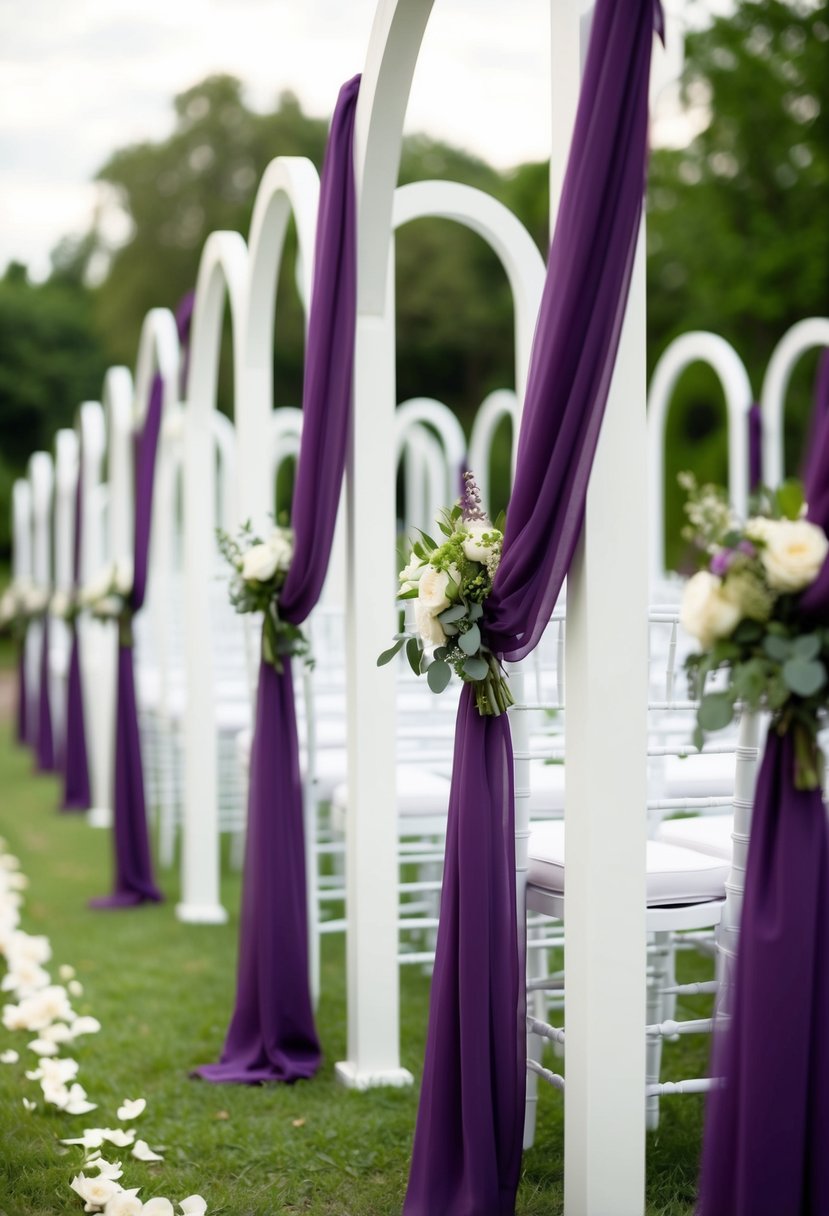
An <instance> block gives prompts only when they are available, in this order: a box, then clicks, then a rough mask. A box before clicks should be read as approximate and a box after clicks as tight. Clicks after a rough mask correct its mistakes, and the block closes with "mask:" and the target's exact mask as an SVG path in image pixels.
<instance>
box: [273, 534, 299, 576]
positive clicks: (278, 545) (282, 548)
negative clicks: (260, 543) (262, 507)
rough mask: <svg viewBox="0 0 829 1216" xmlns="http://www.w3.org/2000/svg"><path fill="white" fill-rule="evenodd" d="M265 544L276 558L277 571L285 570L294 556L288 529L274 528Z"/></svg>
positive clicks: (292, 539) (291, 535)
mask: <svg viewBox="0 0 829 1216" xmlns="http://www.w3.org/2000/svg"><path fill="white" fill-rule="evenodd" d="M266 544H267V545H268V547H269V548H270V550H271V552H272V553H273V554H274V556H275V557H276V568H277V570H287V569H288V567H289V566H290V564H291V558H292V557H293V555H294V537H293V533H292V532H291V531H290V530H289V529H288V528H274V530H273V531H272V532H271V534H270V536H269V537H268V539H267V541H266Z"/></svg>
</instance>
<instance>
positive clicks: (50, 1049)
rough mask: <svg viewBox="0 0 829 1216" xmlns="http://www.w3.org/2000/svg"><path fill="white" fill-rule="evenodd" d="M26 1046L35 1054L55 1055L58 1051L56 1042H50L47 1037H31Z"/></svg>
mask: <svg viewBox="0 0 829 1216" xmlns="http://www.w3.org/2000/svg"><path fill="white" fill-rule="evenodd" d="M28 1047H29V1051H33V1052H34V1053H35V1055H36V1056H56V1055H57V1054H58V1052H59V1051H60V1048H59V1047H58V1045H57V1043H50V1042H49V1040H48V1039H32V1041H31V1043H29V1044H28Z"/></svg>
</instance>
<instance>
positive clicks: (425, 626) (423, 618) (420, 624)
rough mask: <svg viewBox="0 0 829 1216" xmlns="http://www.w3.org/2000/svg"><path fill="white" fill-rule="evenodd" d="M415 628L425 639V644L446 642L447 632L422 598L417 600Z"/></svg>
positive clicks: (431, 644)
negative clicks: (421, 600) (425, 605)
mask: <svg viewBox="0 0 829 1216" xmlns="http://www.w3.org/2000/svg"><path fill="white" fill-rule="evenodd" d="M415 628H416V629H417V632H418V633H419V634H420V636H421V638H422V639H423V644H424V646H443V645H444V644H445V642H446V634H445V633H444V632H443V626H442V625H441V623H440V621H439V620H438V619H437V617H436V616H433V615H432V613H431V612H430V611H429V609H428V608H426V607H424V605H423V604H421V602H420V600H416V601H415Z"/></svg>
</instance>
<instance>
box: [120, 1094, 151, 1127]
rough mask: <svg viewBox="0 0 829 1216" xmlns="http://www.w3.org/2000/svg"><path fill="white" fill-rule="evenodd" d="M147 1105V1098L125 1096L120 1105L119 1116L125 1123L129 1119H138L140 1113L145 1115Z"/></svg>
mask: <svg viewBox="0 0 829 1216" xmlns="http://www.w3.org/2000/svg"><path fill="white" fill-rule="evenodd" d="M146 1106H147V1099H146V1098H124V1101H123V1102H122V1103H121V1105H120V1106H119V1107H118V1111H117V1115H118V1118H119V1119H120V1120H121V1121H122V1122H123V1123H125V1122H126V1121H127V1119H137V1118H138V1116H139V1115H143V1113H144V1111H145V1109H146Z"/></svg>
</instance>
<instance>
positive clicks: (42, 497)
mask: <svg viewBox="0 0 829 1216" xmlns="http://www.w3.org/2000/svg"><path fill="white" fill-rule="evenodd" d="M29 484H30V486H31V497H32V581H33V582H34V584H35V586H36V587H37V588H38V590H39V591H43V592H47V593H48V592H49V591H50V590H51V586H52V502H53V496H54V490H55V466H54V462H53V460H52V457H51V455H50V454H49V453H48V452H34V453H33V454H32V455H31V456H30V457H29ZM42 650H43V623H42V621H40V620H35V621H32V623H31V624H30V626H29V628H28V630H27V632H26V676H27V680H28V681H29V684H28V686H29V687H31V689H32V698H31V703H32V706H33V710H34V714H35V718H34V721H35V722H37V720H38V719H37V713H38V703H39V699H40V696H41V689H40V679H41V674H42V669H41V663H40V659H41V653H42ZM47 666H48V665H47Z"/></svg>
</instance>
